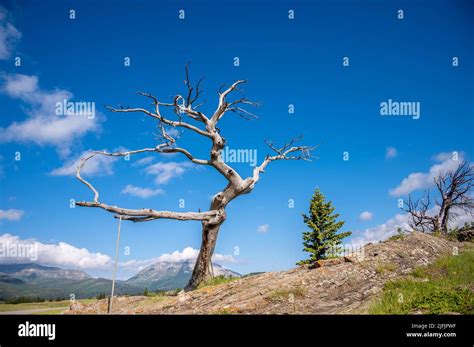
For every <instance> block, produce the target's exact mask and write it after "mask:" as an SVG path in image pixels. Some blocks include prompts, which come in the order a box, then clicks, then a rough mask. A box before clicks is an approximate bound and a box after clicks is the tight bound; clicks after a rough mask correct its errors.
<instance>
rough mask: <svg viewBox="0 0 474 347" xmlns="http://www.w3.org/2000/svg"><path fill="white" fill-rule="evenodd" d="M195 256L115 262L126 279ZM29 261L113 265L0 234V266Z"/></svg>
mask: <svg viewBox="0 0 474 347" xmlns="http://www.w3.org/2000/svg"><path fill="white" fill-rule="evenodd" d="M13 252H14V253H13ZM198 254H199V250H197V249H195V248H192V247H186V248H184V249H183V250H182V251H181V252H180V251H174V252H173V253H165V254H162V255H161V256H159V257H156V258H150V259H144V260H135V259H132V260H128V261H123V262H119V270H120V271H121V272H122V277H127V276H129V275H132V274H135V273H136V272H138V271H141V270H143V269H144V268H145V267H147V266H149V265H151V264H154V263H156V262H158V261H163V262H164V261H166V262H182V261H187V260H191V261H193V260H195V259H196V258H197V256H198ZM212 260H213V261H215V262H217V263H220V264H221V263H236V260H235V259H234V257H233V256H232V255H228V254H218V253H215V254H214V255H213V257H212ZM30 262H34V263H39V264H42V265H46V266H57V267H62V268H71V269H80V270H92V271H102V272H103V271H104V270H106V271H111V270H112V269H113V266H114V261H113V259H112V258H111V257H110V256H108V255H106V254H102V253H100V252H96V253H94V252H91V251H89V250H87V249H86V248H79V247H76V246H73V245H71V244H69V243H66V242H59V243H57V244H56V243H42V242H39V241H37V240H35V239H21V238H20V237H18V236H15V235H11V234H3V235H0V264H1V263H3V264H14V263H30ZM103 273H104V272H103ZM104 274H106V273H104Z"/></svg>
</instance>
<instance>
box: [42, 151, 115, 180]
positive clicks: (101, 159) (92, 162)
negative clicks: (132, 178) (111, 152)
mask: <svg viewBox="0 0 474 347" xmlns="http://www.w3.org/2000/svg"><path fill="white" fill-rule="evenodd" d="M88 154H90V151H84V152H82V153H81V154H80V155H79V156H78V157H75V158H72V159H69V160H67V161H66V162H65V163H64V164H63V166H61V167H59V168H57V169H54V170H53V171H51V172H50V174H51V175H53V176H73V175H75V174H76V169H77V167H78V165H79V163H80V161H81V159H82V158H83V157H85V156H86V155H88ZM118 159H119V157H110V156H105V155H96V156H95V157H93V158H91V159H89V160H88V161H87V163H86V165H84V167H83V168H82V170H81V175H82V176H94V175H98V176H109V175H112V174H113V172H114V171H113V164H114V162H116V161H117V160H118Z"/></svg>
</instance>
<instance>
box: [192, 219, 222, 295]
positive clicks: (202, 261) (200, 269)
mask: <svg viewBox="0 0 474 347" xmlns="http://www.w3.org/2000/svg"><path fill="white" fill-rule="evenodd" d="M222 223H223V222H222ZM222 223H219V224H209V223H206V222H203V223H202V241H201V249H200V251H199V255H198V257H197V259H196V264H195V265H194V270H193V274H192V276H191V279H190V280H189V282H188V284H187V285H186V288H185V290H186V291H188V290H194V289H196V288H197V287H198V286H199V284H201V283H202V282H204V281H206V280H209V279H211V278H212V276H213V274H212V270H211V266H212V265H211V261H212V255H213V253H214V249H215V248H216V242H217V234H218V233H219V229H220V227H221V224H222Z"/></svg>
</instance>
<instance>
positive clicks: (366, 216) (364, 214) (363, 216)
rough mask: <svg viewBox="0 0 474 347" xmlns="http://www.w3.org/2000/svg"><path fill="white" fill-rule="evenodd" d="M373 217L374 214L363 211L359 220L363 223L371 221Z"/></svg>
mask: <svg viewBox="0 0 474 347" xmlns="http://www.w3.org/2000/svg"><path fill="white" fill-rule="evenodd" d="M373 217H374V214H373V213H372V212H369V211H364V212H362V213H361V214H360V215H359V219H360V220H363V221H367V220H371V219H372V218H373Z"/></svg>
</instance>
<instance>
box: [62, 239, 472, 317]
mask: <svg viewBox="0 0 474 347" xmlns="http://www.w3.org/2000/svg"><path fill="white" fill-rule="evenodd" d="M462 247H463V245H462V243H458V242H451V241H447V240H444V239H442V238H439V237H435V236H431V235H427V234H422V233H411V234H409V235H406V236H404V237H403V238H401V239H397V240H391V241H386V242H383V243H377V244H368V245H366V246H365V247H364V248H363V251H362V252H358V253H356V254H353V255H349V256H347V257H345V258H341V259H340V260H339V261H331V262H327V263H326V264H323V266H322V267H319V268H316V269H311V270H310V269H308V268H305V267H298V268H295V269H292V270H289V271H282V272H268V273H264V274H260V275H255V276H250V277H245V278H241V279H238V280H235V281H233V282H230V283H225V284H221V285H216V286H209V287H204V288H200V289H198V290H195V291H192V292H187V293H184V292H181V293H179V294H178V295H177V296H155V297H144V296H133V297H119V298H116V299H115V300H114V309H113V311H114V313H117V314H293V313H297V314H348V313H365V312H367V308H368V306H369V305H370V303H371V302H372V300H373V299H374V298H375V297H376V296H377V295H378V294H379V293H380V292H381V290H382V287H383V285H384V283H385V282H387V281H389V280H391V279H394V278H398V277H401V276H407V275H408V274H409V273H410V272H411V271H412V270H413V269H414V268H415V267H417V266H420V265H426V264H429V263H432V262H433V261H434V260H435V259H436V258H438V257H440V256H442V255H448V254H453V252H455V251H456V248H457V249H458V250H461V248H462ZM106 309H107V301H106V300H101V301H98V302H96V303H94V304H90V305H81V304H73V305H71V307H70V310H69V311H66V312H65V313H66V314H97V313H106Z"/></svg>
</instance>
